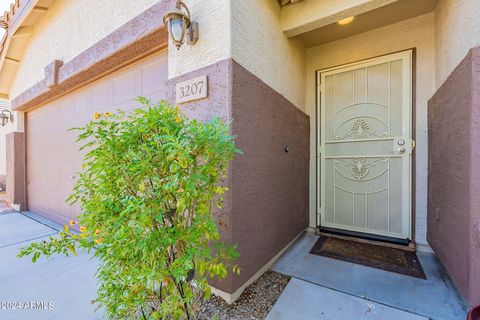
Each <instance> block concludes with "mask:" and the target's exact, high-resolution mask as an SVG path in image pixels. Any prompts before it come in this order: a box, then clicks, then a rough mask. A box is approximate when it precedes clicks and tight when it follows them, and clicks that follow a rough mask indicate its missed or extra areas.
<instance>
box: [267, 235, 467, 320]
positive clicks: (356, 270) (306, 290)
mask: <svg viewBox="0 0 480 320" xmlns="http://www.w3.org/2000/svg"><path fill="white" fill-rule="evenodd" d="M317 239H318V237H317V236H315V235H312V234H305V235H303V236H302V237H301V238H300V239H299V240H298V241H297V242H296V243H295V244H294V245H293V246H292V247H291V248H290V249H289V250H287V252H286V253H285V254H284V255H283V256H282V257H281V258H280V259H279V260H278V261H277V262H276V263H275V264H274V266H273V271H276V272H279V273H282V274H286V275H290V276H292V277H293V278H292V280H290V282H289V284H288V285H287V287H286V289H285V290H284V292H283V293H282V295H281V296H280V298H279V299H278V301H277V303H276V304H275V305H274V307H273V309H272V311H271V312H270V314H269V315H268V317H267V319H269V320H287V319H288V320H295V319H302V320H310V319H312V320H313V319H315V320H317V319H319V320H329V319H336V320H337V319H345V320H348V319H359V320H363V319H365V320H367V319H394V320H395V319H398V320H403V319H432V320H465V319H466V313H467V310H468V305H467V304H466V303H465V302H464V300H463V299H462V297H461V296H460V295H459V294H458V292H457V290H456V289H455V287H454V286H453V284H452V282H451V280H450V279H449V277H448V275H447V274H446V272H445V270H444V269H443V268H442V266H441V265H440V263H439V262H438V260H437V259H436V257H435V256H434V255H433V254H428V253H417V255H418V257H419V259H420V263H421V264H422V267H423V269H424V271H425V274H426V277H427V280H422V279H417V278H413V277H409V276H405V275H400V274H396V273H392V272H388V271H383V270H379V269H374V268H369V267H366V266H362V265H358V264H353V263H349V262H345V261H340V260H334V259H329V258H326V257H320V256H316V255H311V254H309V251H310V249H311V248H312V246H313V245H314V244H315V242H316V241H317Z"/></svg>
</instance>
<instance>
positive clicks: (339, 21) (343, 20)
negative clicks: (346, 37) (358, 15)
mask: <svg viewBox="0 0 480 320" xmlns="http://www.w3.org/2000/svg"><path fill="white" fill-rule="evenodd" d="M353 19H355V17H353V16H352V17H348V18H345V19H342V20H338V22H337V23H338V24H339V25H341V26H343V25H346V24H349V23H350V22H352V21H353Z"/></svg>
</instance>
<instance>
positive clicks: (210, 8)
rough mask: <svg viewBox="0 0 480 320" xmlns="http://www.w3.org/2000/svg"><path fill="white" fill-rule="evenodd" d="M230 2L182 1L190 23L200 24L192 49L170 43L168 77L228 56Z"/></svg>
mask: <svg viewBox="0 0 480 320" xmlns="http://www.w3.org/2000/svg"><path fill="white" fill-rule="evenodd" d="M231 1H232V0H215V1H205V0H186V1H185V3H186V4H187V5H188V7H189V9H190V12H191V15H192V20H194V21H197V22H198V24H199V27H200V38H199V40H198V42H197V43H196V44H195V45H194V46H188V45H184V46H182V47H181V48H180V50H177V49H176V48H175V46H174V45H172V44H171V43H170V44H169V50H168V51H169V52H168V71H169V72H168V73H169V78H172V77H176V76H179V75H182V74H185V73H187V72H189V71H193V70H196V69H199V68H202V67H205V66H208V65H210V64H212V63H215V62H218V61H221V60H224V59H227V58H230V57H231V51H232V50H231V9H230V2H231ZM242 1H244V0H242ZM233 2H237V1H236V0H233Z"/></svg>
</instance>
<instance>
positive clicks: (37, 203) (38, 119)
mask: <svg viewBox="0 0 480 320" xmlns="http://www.w3.org/2000/svg"><path fill="white" fill-rule="evenodd" d="M166 79H167V55H166V53H165V52H162V53H159V54H156V55H155V56H152V57H150V58H148V59H145V60H143V61H140V62H138V63H136V64H134V65H131V66H129V67H126V68H124V69H122V70H120V71H118V72H115V73H113V74H111V75H109V76H107V77H104V78H102V79H100V80H98V81H95V82H94V83H92V84H90V85H88V86H86V87H83V88H81V89H79V90H77V91H74V92H72V93H70V94H68V95H66V96H64V97H62V98H59V99H58V100H55V101H53V102H51V103H49V104H47V105H45V106H42V107H40V108H38V109H35V110H32V111H30V112H28V113H27V123H26V135H27V140H26V144H27V188H28V193H27V197H28V198H27V204H28V209H29V210H30V211H33V212H36V213H39V214H41V215H44V216H46V217H49V218H51V219H54V220H56V221H58V222H60V223H65V222H66V221H69V220H70V219H72V218H74V217H75V216H76V215H77V214H78V213H79V211H80V210H79V207H78V206H73V207H72V206H69V205H68V204H67V203H66V202H65V200H66V199H67V197H68V196H69V195H70V193H71V191H72V188H73V186H74V184H75V182H76V179H77V178H78V172H79V171H80V169H81V163H82V159H83V153H82V152H80V151H79V150H78V149H79V147H80V144H78V143H76V134H77V133H75V132H69V131H68V129H69V128H72V127H78V126H82V125H84V124H85V123H87V122H88V121H90V120H91V119H92V117H93V114H94V112H100V113H103V112H107V111H108V112H114V111H115V110H117V109H122V110H130V109H133V108H135V107H138V103H136V102H134V101H133V99H134V98H136V97H137V96H140V95H141V96H146V97H149V98H150V99H152V100H153V101H158V100H161V99H164V98H165V87H164V83H165V80H166Z"/></svg>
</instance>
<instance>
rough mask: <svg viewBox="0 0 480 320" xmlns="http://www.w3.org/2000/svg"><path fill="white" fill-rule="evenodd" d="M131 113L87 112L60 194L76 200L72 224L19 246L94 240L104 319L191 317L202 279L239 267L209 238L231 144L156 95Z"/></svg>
mask: <svg viewBox="0 0 480 320" xmlns="http://www.w3.org/2000/svg"><path fill="white" fill-rule="evenodd" d="M138 101H140V102H141V103H143V104H144V105H145V107H146V108H143V109H137V110H135V111H134V112H132V113H128V114H127V113H125V112H121V111H119V112H118V113H117V114H114V115H110V114H104V115H103V116H99V115H98V114H95V117H94V118H95V120H94V121H91V122H90V123H88V124H87V125H86V126H85V127H83V128H76V130H79V131H80V134H79V138H78V141H81V142H82V143H83V144H84V145H83V147H82V149H86V151H88V152H87V154H86V156H85V159H84V164H83V171H82V172H81V174H80V177H79V180H78V182H77V184H76V186H75V187H74V190H73V193H72V195H71V196H70V198H69V201H71V202H72V203H75V202H80V203H81V206H82V210H83V213H82V214H81V215H80V216H79V221H78V222H75V221H71V222H70V224H72V225H75V224H76V223H78V224H79V225H78V226H79V227H80V233H78V232H74V231H72V230H70V228H69V226H68V225H66V226H65V227H64V230H63V231H61V232H60V233H59V235H58V236H57V237H51V238H50V239H49V241H43V242H39V243H33V244H31V245H29V246H27V247H25V248H23V249H22V250H21V252H20V254H19V256H25V255H32V256H33V257H32V260H33V261H34V262H35V261H36V260H37V259H38V258H39V257H40V256H41V255H44V256H47V257H48V256H50V255H52V254H55V253H57V254H58V253H63V254H66V255H69V254H74V255H76V252H77V249H78V248H86V249H87V250H88V251H90V250H91V249H93V248H95V250H94V255H95V256H96V257H97V258H98V259H99V261H100V265H99V269H98V279H99V289H98V292H97V293H98V297H97V299H96V302H97V303H98V304H99V306H100V307H103V309H104V310H105V312H106V314H107V316H108V317H109V318H111V319H134V318H143V319H181V318H188V319H190V318H192V316H193V315H194V314H195V311H196V309H197V307H198V302H199V300H200V299H201V298H202V296H203V297H208V296H209V295H210V287H209V286H208V283H207V280H208V278H210V277H219V278H224V277H226V276H227V272H229V271H233V272H239V269H238V267H237V266H234V265H232V264H231V263H232V261H233V260H234V259H235V258H236V257H237V253H236V251H235V248H234V247H233V246H228V245H226V244H224V243H223V242H221V241H220V240H219V231H218V228H217V225H216V223H215V221H214V219H213V217H212V202H215V204H216V205H217V206H218V207H221V204H222V198H221V195H222V194H223V193H224V192H225V191H226V190H227V188H225V187H223V186H221V185H220V181H221V179H222V178H223V177H225V174H226V170H227V165H228V162H229V160H231V159H232V158H233V156H234V154H235V153H237V152H239V150H238V149H237V148H236V147H235V144H234V138H233V137H232V136H231V135H229V130H228V126H226V125H225V124H224V123H223V122H222V121H221V120H219V119H217V118H214V119H212V120H210V121H208V122H206V123H202V122H199V121H196V120H189V119H187V118H186V117H185V116H183V115H182V113H181V112H180V110H179V109H178V108H177V107H170V106H168V105H166V104H165V103H163V102H161V103H160V104H159V105H156V106H150V103H149V101H148V100H146V99H145V98H139V99H138Z"/></svg>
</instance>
